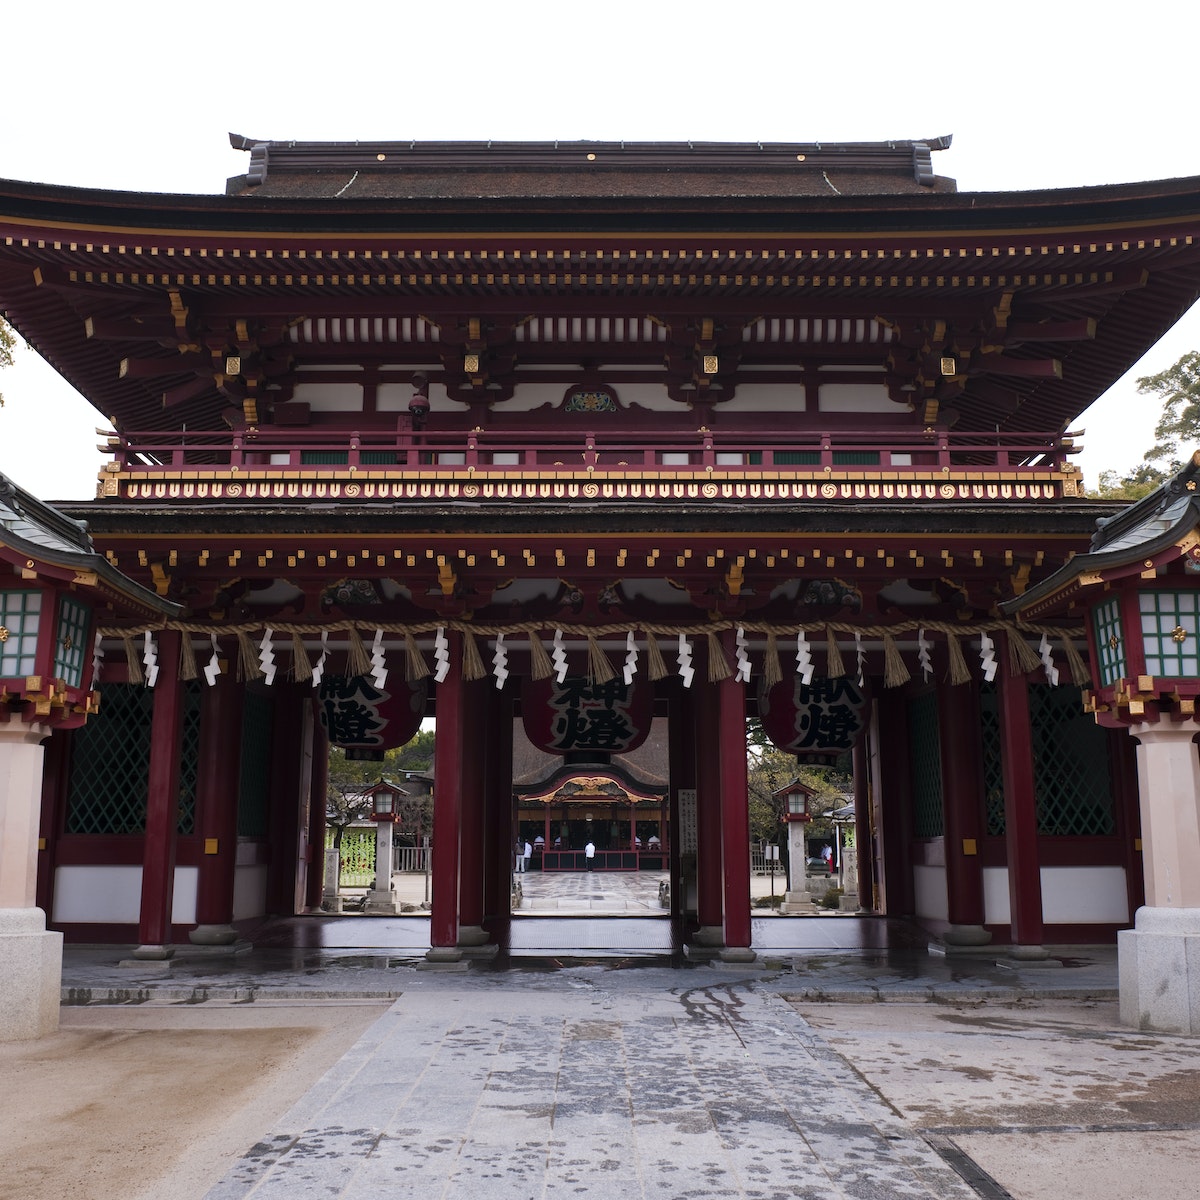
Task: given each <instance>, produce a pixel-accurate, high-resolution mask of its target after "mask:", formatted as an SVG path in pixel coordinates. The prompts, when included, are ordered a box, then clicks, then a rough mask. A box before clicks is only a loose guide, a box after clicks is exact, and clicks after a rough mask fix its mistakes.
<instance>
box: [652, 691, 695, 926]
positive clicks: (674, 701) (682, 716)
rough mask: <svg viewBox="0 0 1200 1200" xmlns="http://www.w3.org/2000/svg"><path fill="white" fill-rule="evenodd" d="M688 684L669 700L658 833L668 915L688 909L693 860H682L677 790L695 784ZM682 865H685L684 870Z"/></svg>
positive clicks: (692, 712) (692, 707) (692, 698)
mask: <svg viewBox="0 0 1200 1200" xmlns="http://www.w3.org/2000/svg"><path fill="white" fill-rule="evenodd" d="M694 701H695V693H694V692H693V691H692V689H691V688H682V687H675V688H674V689H673V691H672V693H671V697H670V700H669V705H670V707H669V709H668V712H669V714H670V716H669V725H668V728H669V736H668V750H669V754H670V777H671V778H670V782H671V791H670V795H669V797H668V800H667V808H666V811H663V810H662V809H660V810H659V811H660V814H661V816H662V818H663V819H662V820H661V821H660V828H659V831H658V836H659V838H660V839H661V841H662V845H663V849H664V850H665V851H666V852H667V855H668V858H667V862H668V866H669V870H670V887H671V916H672V917H683V916H684V915H685V914H686V913H687V912H688V911H689V908H688V898H687V896H686V895H685V894H684V889H685V887H686V886H687V885H688V883H689V882H690V881H691V878H692V871H693V869H694V866H695V864H694V863H687V864H685V863H684V861H683V858H682V847H681V845H680V838H679V828H680V825H679V793H680V791H681V790H683V789H694V788H695V786H696V742H697V737H696V705H695V703H694ZM685 866H686V867H687V869H686V870H685Z"/></svg>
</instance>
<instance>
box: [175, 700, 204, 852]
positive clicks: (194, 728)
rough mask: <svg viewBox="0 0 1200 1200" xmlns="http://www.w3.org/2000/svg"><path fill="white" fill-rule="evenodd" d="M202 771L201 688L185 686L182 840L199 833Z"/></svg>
mask: <svg viewBox="0 0 1200 1200" xmlns="http://www.w3.org/2000/svg"><path fill="white" fill-rule="evenodd" d="M199 771H200V684H199V683H198V682H197V681H196V680H192V681H191V682H189V683H185V684H184V685H183V731H182V733H181V735H180V745H179V824H178V826H177V829H178V832H179V835H180V837H186V836H187V835H188V834H191V833H195V832H196V776H197V775H198V774H199Z"/></svg>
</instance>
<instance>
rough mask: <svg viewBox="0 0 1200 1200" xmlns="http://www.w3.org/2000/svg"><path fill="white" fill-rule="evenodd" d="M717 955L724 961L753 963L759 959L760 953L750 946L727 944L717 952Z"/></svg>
mask: <svg viewBox="0 0 1200 1200" xmlns="http://www.w3.org/2000/svg"><path fill="white" fill-rule="evenodd" d="M717 957H718V958H719V959H720V960H721V961H722V962H724V963H752V962H756V961H757V960H758V955H757V954H756V953H755V952H754V951H753V950H751V949H750V947H749V946H726V947H725V949H724V950H720V951H718V952H717Z"/></svg>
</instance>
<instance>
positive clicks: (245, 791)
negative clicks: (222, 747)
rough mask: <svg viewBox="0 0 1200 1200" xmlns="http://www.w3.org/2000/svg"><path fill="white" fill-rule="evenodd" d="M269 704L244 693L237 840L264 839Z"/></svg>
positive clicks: (269, 736) (262, 697) (268, 779)
mask: <svg viewBox="0 0 1200 1200" xmlns="http://www.w3.org/2000/svg"><path fill="white" fill-rule="evenodd" d="M271 716H272V713H271V702H270V700H268V699H267V698H266V697H265V696H259V695H256V694H255V693H254V692H247V693H246V698H245V704H244V705H243V708H242V761H241V773H240V778H239V781H238V836H239V837H247V838H261V837H266V836H267V801H268V797H269V795H270V783H271Z"/></svg>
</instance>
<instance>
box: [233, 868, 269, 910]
mask: <svg viewBox="0 0 1200 1200" xmlns="http://www.w3.org/2000/svg"><path fill="white" fill-rule="evenodd" d="M266 912H267V868H266V867H265V866H255V867H238V868H237V870H236V872H235V873H234V876H233V919H234V920H235V921H241V920H244V919H245V918H246V917H262V916H265V915H266Z"/></svg>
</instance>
